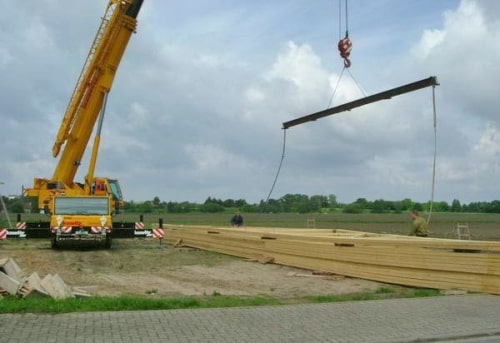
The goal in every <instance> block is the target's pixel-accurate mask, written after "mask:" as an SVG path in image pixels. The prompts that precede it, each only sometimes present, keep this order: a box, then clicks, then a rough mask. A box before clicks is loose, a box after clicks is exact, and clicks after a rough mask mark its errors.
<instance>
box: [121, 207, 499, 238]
mask: <svg viewBox="0 0 500 343" xmlns="http://www.w3.org/2000/svg"><path fill="white" fill-rule="evenodd" d="M424 215H425V214H424ZM243 217H244V220H245V221H244V225H245V226H263V227H286V228H305V227H308V221H310V220H313V221H314V225H315V227H316V228H318V229H343V230H355V231H367V232H374V233H390V234H400V235H406V234H408V232H409V230H410V216H409V214H408V213H401V214H343V213H336V214H293V213H278V214H272V213H243ZM158 218H162V219H163V223H165V224H179V225H180V224H184V225H213V226H229V220H230V218H231V213H229V214H228V213H224V214H223V213H217V214H203V213H190V214H189V213H188V214H165V215H163V216H161V215H160V216H145V217H144V222H145V223H146V224H147V225H153V226H155V225H157V223H158ZM117 219H118V220H124V221H127V220H132V221H134V220H137V216H136V215H135V216H128V215H120V216H119V217H118V218H117ZM457 223H468V224H469V228H470V231H471V234H472V238H473V239H476V240H500V214H467V213H435V214H432V216H431V220H430V229H431V236H432V237H437V238H456V234H455V232H454V231H455V228H456V225H457Z"/></svg>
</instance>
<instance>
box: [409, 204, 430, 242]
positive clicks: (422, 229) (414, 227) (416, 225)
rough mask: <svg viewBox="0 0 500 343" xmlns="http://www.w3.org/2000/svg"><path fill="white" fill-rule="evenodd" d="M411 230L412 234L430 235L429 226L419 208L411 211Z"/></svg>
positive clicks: (418, 235)
mask: <svg viewBox="0 0 500 343" xmlns="http://www.w3.org/2000/svg"><path fill="white" fill-rule="evenodd" d="M411 220H412V223H411V231H410V236H417V237H427V236H429V226H428V225H427V222H426V221H425V219H424V218H423V217H421V216H420V215H419V213H418V211H417V210H413V211H412V212H411Z"/></svg>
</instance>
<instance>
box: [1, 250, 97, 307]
mask: <svg viewBox="0 0 500 343" xmlns="http://www.w3.org/2000/svg"><path fill="white" fill-rule="evenodd" d="M7 294H10V295H14V296H17V297H20V298H26V297H32V296H44V297H52V298H54V299H66V298H74V297H76V296H89V294H87V293H85V292H82V290H79V289H72V288H71V287H70V286H68V285H67V284H66V283H64V281H63V280H62V279H61V277H59V275H57V274H55V275H52V274H48V275H46V276H45V277H44V278H40V276H39V275H38V273H37V272H34V273H32V274H31V275H29V276H27V277H26V276H23V273H22V271H21V268H19V266H18V264H17V263H16V262H15V261H14V259H12V258H3V259H0V295H7Z"/></svg>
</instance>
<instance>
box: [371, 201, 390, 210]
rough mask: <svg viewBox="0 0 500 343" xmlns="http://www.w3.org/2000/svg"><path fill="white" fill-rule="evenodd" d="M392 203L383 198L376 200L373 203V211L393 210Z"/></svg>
mask: <svg viewBox="0 0 500 343" xmlns="http://www.w3.org/2000/svg"><path fill="white" fill-rule="evenodd" d="M391 207H392V204H391V203H390V202H389V201H385V200H382V199H378V200H375V201H374V202H373V205H372V209H371V212H372V213H387V212H389V210H391Z"/></svg>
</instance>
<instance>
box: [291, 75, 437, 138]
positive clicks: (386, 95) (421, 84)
mask: <svg viewBox="0 0 500 343" xmlns="http://www.w3.org/2000/svg"><path fill="white" fill-rule="evenodd" d="M438 85H439V83H438V82H437V78H436V77H435V76H431V77H429V78H427V79H423V80H420V81H416V82H413V83H409V84H407V85H404V86H400V87H397V88H393V89H390V90H387V91H384V92H380V93H377V94H373V95H370V96H367V97H365V98H361V99H358V100H354V101H351V102H348V103H345V104H343V105H339V106H336V107H332V108H329V109H326V110H323V111H320V112H316V113H313V114H309V115H307V116H304V117H300V118H297V119H293V120H290V121H287V122H284V123H283V129H288V128H289V127H292V126H295V125H299V124H303V123H306V122H309V121H314V120H317V119H319V118H323V117H326V116H330V115H332V114H336V113H339V112H344V111H350V110H352V109H353V108H356V107H361V106H364V105H367V104H370V103H372V102H376V101H380V100H387V99H390V98H392V97H394V96H397V95H401V94H405V93H409V92H413V91H416V90H419V89H422V88H425V87H430V86H438Z"/></svg>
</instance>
